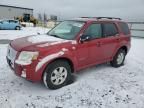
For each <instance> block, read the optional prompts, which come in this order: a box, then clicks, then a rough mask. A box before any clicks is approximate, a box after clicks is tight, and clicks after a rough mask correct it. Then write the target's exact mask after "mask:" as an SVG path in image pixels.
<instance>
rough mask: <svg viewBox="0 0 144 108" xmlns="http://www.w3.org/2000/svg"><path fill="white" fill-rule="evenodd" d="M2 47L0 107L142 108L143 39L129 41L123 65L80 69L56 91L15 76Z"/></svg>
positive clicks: (143, 95)
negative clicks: (128, 50)
mask: <svg viewBox="0 0 144 108" xmlns="http://www.w3.org/2000/svg"><path fill="white" fill-rule="evenodd" d="M31 30H32V28H31ZM31 30H30V32H32V31H31ZM11 32H13V31H11ZM11 32H10V31H8V32H6V33H11ZM0 34H1V31H0ZM3 34H5V32H3ZM26 34H27V33H26ZM11 39H12V38H11ZM6 47H7V45H6V44H5V45H2V44H0V62H1V65H0V108H143V107H144V50H143V49H144V48H143V47H144V39H136V38H133V39H132V48H131V50H130V52H129V54H128V56H127V58H126V62H125V65H124V66H122V67H120V68H117V69H116V68H113V67H111V66H110V65H109V64H102V65H98V66H93V67H91V68H88V69H85V70H82V71H81V72H79V73H78V74H75V82H74V83H73V84H71V85H68V86H65V87H63V88H61V89H59V90H49V89H47V88H45V87H44V85H43V84H42V83H31V82H28V81H26V80H24V79H22V78H19V77H17V76H15V75H14V74H13V72H12V71H11V70H10V69H9V67H8V65H7V63H6V59H5V55H6Z"/></svg>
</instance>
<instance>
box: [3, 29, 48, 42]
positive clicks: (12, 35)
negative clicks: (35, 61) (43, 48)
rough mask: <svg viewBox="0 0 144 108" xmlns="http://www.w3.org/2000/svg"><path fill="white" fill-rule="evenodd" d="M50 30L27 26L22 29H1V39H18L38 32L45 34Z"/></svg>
mask: <svg viewBox="0 0 144 108" xmlns="http://www.w3.org/2000/svg"><path fill="white" fill-rule="evenodd" d="M48 31H49V29H48V28H41V27H25V28H22V29H21V30H0V39H10V40H13V39H16V38H20V37H25V36H30V35H36V34H37V33H40V34H44V33H47V32H48Z"/></svg>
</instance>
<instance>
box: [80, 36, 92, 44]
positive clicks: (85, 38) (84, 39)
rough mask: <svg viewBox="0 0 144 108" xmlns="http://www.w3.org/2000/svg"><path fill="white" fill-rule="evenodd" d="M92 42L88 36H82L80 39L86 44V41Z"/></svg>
mask: <svg viewBox="0 0 144 108" xmlns="http://www.w3.org/2000/svg"><path fill="white" fill-rule="evenodd" d="M89 40H90V37H89V36H88V35H82V36H81V37H80V42H82V43H83V42H85V41H89Z"/></svg>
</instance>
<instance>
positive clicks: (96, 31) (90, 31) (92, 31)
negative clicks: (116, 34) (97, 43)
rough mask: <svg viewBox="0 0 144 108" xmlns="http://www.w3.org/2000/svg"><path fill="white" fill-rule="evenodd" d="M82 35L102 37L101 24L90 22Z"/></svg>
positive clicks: (91, 37) (93, 37)
mask: <svg viewBox="0 0 144 108" xmlns="http://www.w3.org/2000/svg"><path fill="white" fill-rule="evenodd" d="M84 35H86V36H89V37H90V39H95V38H101V37H102V29H101V24H91V25H90V26H89V27H88V28H87V30H86V31H85V32H84Z"/></svg>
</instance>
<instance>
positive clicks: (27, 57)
mask: <svg viewBox="0 0 144 108" xmlns="http://www.w3.org/2000/svg"><path fill="white" fill-rule="evenodd" d="M38 55H39V53H38V52H29V51H22V52H21V53H20V55H19V57H18V59H17V60H16V61H15V62H16V63H17V64H21V65H28V64H31V62H32V60H36V59H37V58H38Z"/></svg>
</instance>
